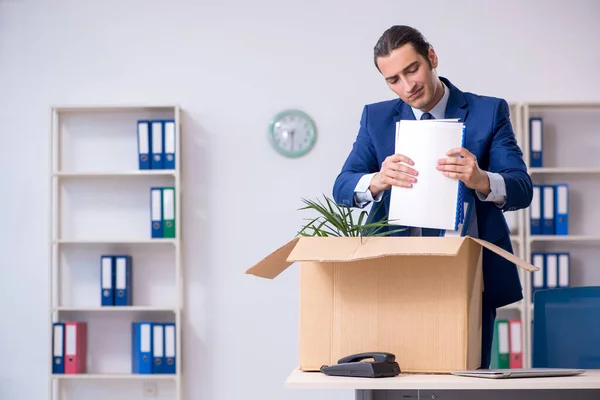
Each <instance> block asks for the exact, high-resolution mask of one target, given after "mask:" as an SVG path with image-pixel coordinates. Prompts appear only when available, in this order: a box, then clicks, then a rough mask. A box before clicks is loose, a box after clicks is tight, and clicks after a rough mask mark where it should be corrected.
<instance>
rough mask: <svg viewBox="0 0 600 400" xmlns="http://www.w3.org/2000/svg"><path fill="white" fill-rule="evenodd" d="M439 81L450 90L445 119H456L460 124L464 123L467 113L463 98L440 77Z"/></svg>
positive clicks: (454, 87)
mask: <svg viewBox="0 0 600 400" xmlns="http://www.w3.org/2000/svg"><path fill="white" fill-rule="evenodd" d="M440 79H441V80H442V81H443V82H444V83H445V84H446V86H448V88H449V89H450V96H449V97H448V104H447V105H446V115H445V118H458V120H459V121H460V122H465V119H466V118H467V114H468V112H469V108H468V104H467V100H466V99H465V96H464V95H463V94H462V92H461V91H460V90H459V89H458V88H457V87H456V86H454V85H453V84H452V83H450V81H449V80H447V79H446V78H442V77H440Z"/></svg>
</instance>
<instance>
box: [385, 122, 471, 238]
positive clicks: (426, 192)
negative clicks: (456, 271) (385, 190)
mask: <svg viewBox="0 0 600 400" xmlns="http://www.w3.org/2000/svg"><path fill="white" fill-rule="evenodd" d="M464 144H465V125H464V124H463V123H462V122H458V121H453V120H400V121H398V122H397V124H396V143H395V149H396V150H395V151H396V152H397V153H403V154H410V157H411V159H412V160H413V161H414V163H415V164H414V168H415V169H416V170H418V171H419V176H418V180H417V182H416V183H415V184H414V185H413V187H411V188H403V187H399V186H393V187H392V189H391V195H390V206H389V222H390V223H391V224H394V225H405V226H418V227H421V228H430V229H446V230H451V231H455V230H457V229H458V226H459V224H460V223H463V222H464V210H463V207H464V198H463V197H464V190H465V189H464V184H463V183H462V182H461V181H459V180H457V179H452V178H449V177H446V176H444V175H443V173H442V172H441V171H439V170H438V169H437V168H436V166H437V161H438V160H439V159H440V158H445V157H447V156H446V152H447V151H448V150H449V149H452V148H457V147H461V146H463V147H464Z"/></svg>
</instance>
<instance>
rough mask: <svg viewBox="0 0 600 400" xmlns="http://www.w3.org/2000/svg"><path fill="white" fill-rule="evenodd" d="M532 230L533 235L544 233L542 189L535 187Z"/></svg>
mask: <svg viewBox="0 0 600 400" xmlns="http://www.w3.org/2000/svg"><path fill="white" fill-rule="evenodd" d="M530 225H531V227H530V230H531V234H532V235H540V234H541V233H542V188H541V186H540V185H533V197H532V199H531V205H530Z"/></svg>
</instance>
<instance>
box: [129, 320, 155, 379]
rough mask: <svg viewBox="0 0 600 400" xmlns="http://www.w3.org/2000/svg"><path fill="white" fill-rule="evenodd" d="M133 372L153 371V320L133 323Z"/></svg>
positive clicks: (147, 372)
mask: <svg viewBox="0 0 600 400" xmlns="http://www.w3.org/2000/svg"><path fill="white" fill-rule="evenodd" d="M131 373H133V374H151V373H152V322H132V324H131Z"/></svg>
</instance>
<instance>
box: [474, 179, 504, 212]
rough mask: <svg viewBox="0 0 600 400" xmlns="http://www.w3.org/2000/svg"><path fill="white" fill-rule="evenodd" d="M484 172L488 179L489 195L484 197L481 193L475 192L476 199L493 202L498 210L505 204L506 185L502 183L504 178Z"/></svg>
mask: <svg viewBox="0 0 600 400" xmlns="http://www.w3.org/2000/svg"><path fill="white" fill-rule="evenodd" d="M484 172H485V173H486V174H487V175H488V177H489V179H490V193H489V194H488V195H487V197H486V196H485V195H484V194H483V193H481V192H479V191H477V190H476V191H475V193H476V194H477V197H478V198H479V200H481V201H491V202H494V203H495V204H496V206H498V207H499V208H502V207H504V205H505V204H506V183H505V182H504V178H503V177H502V175H500V174H497V173H495V172H488V171H484Z"/></svg>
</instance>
